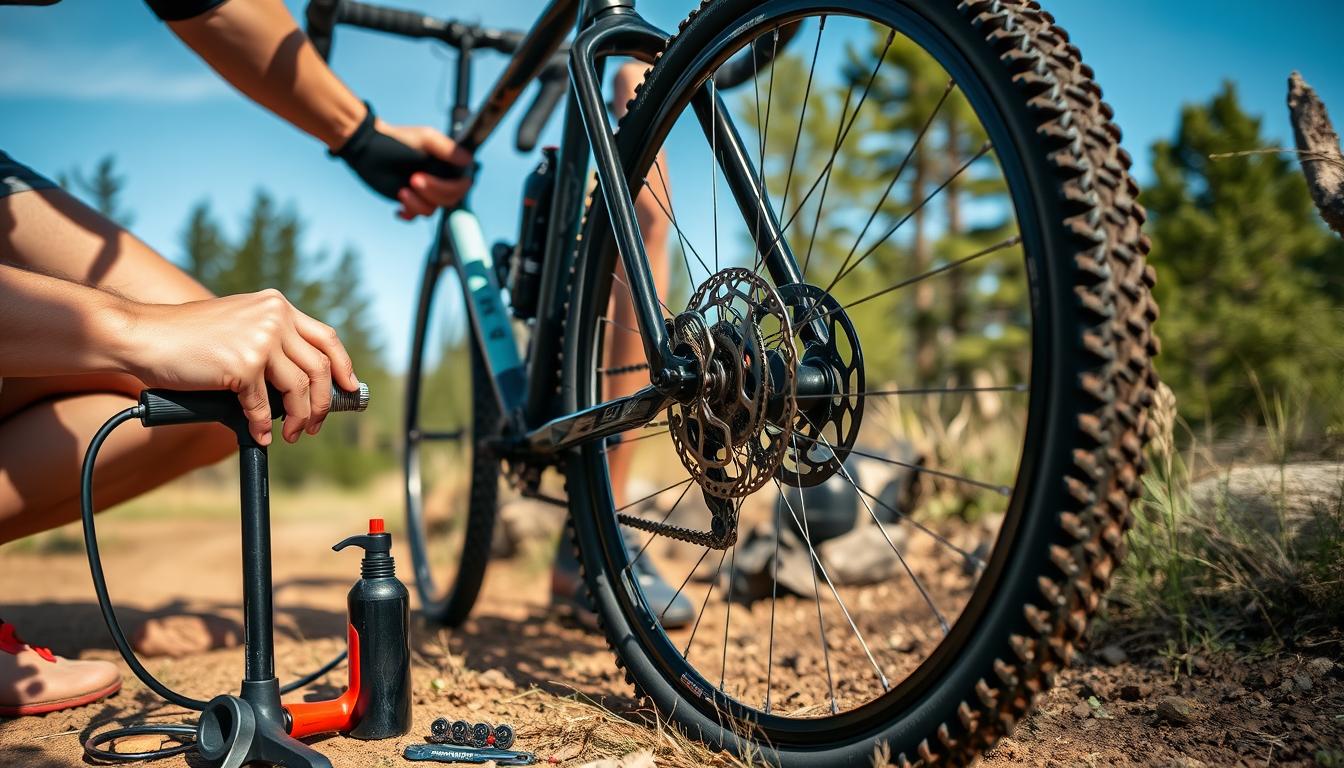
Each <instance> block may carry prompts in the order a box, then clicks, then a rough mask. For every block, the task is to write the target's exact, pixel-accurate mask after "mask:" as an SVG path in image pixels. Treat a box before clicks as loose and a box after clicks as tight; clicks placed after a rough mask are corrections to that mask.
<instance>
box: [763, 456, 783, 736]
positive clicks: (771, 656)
mask: <svg viewBox="0 0 1344 768" xmlns="http://www.w3.org/2000/svg"><path fill="white" fill-rule="evenodd" d="M775 484H776V485H778V484H779V481H778V480H776V481H775ZM779 538H780V537H779V505H778V504H776V505H775V557H774V562H773V563H771V567H772V568H773V569H774V573H773V575H772V576H771V577H770V646H769V648H768V649H767V650H766V656H765V713H766V714H767V715H768V714H770V677H771V675H772V674H773V673H774V671H775V602H776V601H777V597H778V594H779Z"/></svg>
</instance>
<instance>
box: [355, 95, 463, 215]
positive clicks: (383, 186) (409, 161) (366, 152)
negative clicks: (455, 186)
mask: <svg viewBox="0 0 1344 768" xmlns="http://www.w3.org/2000/svg"><path fill="white" fill-rule="evenodd" d="M364 106H365V107H367V108H368V110H369V111H368V114H366V115H365V116H364V120H363V121H362V122H360V124H359V127H358V128H356V129H355V132H354V133H353V134H351V135H350V138H349V139H347V140H346V142H345V144H344V145H342V146H341V148H340V149H338V150H335V151H333V152H331V155H332V157H339V158H340V159H342V160H344V161H345V164H346V165H348V166H350V170H352V171H354V172H355V175H356V176H358V177H359V178H360V179H362V180H363V181H364V183H365V184H368V185H369V187H370V188H371V189H373V191H375V192H377V193H378V194H380V195H382V196H384V197H387V198H390V199H392V200H396V199H397V192H398V191H400V190H401V189H402V188H403V187H406V186H408V185H409V184H410V179H411V174H413V173H416V172H417V171H424V172H425V173H428V174H430V175H431V176H438V177H439V178H444V179H460V178H462V177H463V176H465V175H467V173H468V169H466V168H463V167H462V166H460V165H453V164H452V163H448V162H445V161H443V160H440V159H438V158H436V157H432V156H430V155H428V154H426V153H424V152H421V151H420V150H418V149H415V148H413V147H409V146H407V145H405V144H403V143H401V142H400V141H398V140H396V139H394V138H392V137H391V136H388V135H387V134H385V133H379V132H378V130H377V129H376V128H375V127H374V114H373V107H372V106H370V105H369V103H368V102H364Z"/></svg>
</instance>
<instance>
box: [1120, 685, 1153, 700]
mask: <svg viewBox="0 0 1344 768" xmlns="http://www.w3.org/2000/svg"><path fill="white" fill-rule="evenodd" d="M1152 692H1153V686H1151V685H1148V684H1147V683H1127V684H1125V685H1122V686H1120V698H1121V699H1124V700H1125V701H1142V700H1144V699H1146V698H1148V696H1149V694H1151V693H1152Z"/></svg>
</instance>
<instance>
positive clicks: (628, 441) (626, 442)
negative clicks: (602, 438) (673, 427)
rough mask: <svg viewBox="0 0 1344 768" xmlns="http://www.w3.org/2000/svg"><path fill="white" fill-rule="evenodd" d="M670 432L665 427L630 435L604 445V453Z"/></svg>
mask: <svg viewBox="0 0 1344 768" xmlns="http://www.w3.org/2000/svg"><path fill="white" fill-rule="evenodd" d="M668 432H669V430H666V429H664V430H663V431H661V432H651V433H649V434H647V435H640V436H639V437H630V438H625V439H622V440H618V441H616V443H615V445H604V446H603V447H602V452H603V453H606V452H607V451H614V450H616V449H617V448H620V447H621V446H622V445H629V444H631V443H638V442H639V441H640V440H648V439H649V438H651V437H660V436H662V435H666V434H667V433H668ZM687 488H690V486H687Z"/></svg>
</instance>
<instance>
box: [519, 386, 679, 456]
mask: <svg viewBox="0 0 1344 768" xmlns="http://www.w3.org/2000/svg"><path fill="white" fill-rule="evenodd" d="M671 400H672V398H671V397H669V396H668V395H666V394H664V393H663V392H660V391H658V389H657V388H655V387H653V386H648V387H645V388H643V389H641V390H639V391H638V392H636V393H634V394H633V395H628V396H626V397H620V398H617V399H615V400H610V401H607V402H605V403H601V404H599V405H594V406H593V407H591V408H586V409H584V410H582V411H579V412H578V413H572V414H570V415H568V416H561V417H560V418H558V419H552V420H551V421H548V422H546V423H545V424H543V425H541V426H540V427H537V428H536V429H534V430H532V431H531V432H529V433H528V434H527V436H526V437H524V438H523V444H524V445H525V446H526V447H527V448H528V449H529V450H532V451H535V452H537V453H542V454H548V453H555V452H557V451H560V450H563V449H565V448H571V447H573V446H576V445H581V444H584V443H591V442H593V441H595V440H601V439H602V438H605V437H610V436H612V435H616V434H620V433H621V432H625V431H627V430H631V429H636V428H638V427H642V426H644V425H645V424H647V423H649V422H650V421H652V420H653V417H654V416H656V415H657V414H658V412H659V411H661V410H663V409H664V408H666V407H667V404H668V403H669V402H671Z"/></svg>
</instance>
